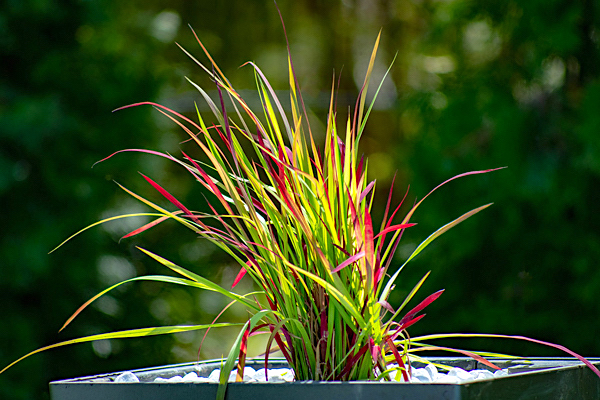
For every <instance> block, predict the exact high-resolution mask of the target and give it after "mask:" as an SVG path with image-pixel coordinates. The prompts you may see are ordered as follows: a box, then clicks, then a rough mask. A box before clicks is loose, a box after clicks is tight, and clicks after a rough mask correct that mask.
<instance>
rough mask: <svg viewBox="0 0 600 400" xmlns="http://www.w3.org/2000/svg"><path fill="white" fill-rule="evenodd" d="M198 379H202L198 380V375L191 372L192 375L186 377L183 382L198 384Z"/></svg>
mask: <svg viewBox="0 0 600 400" xmlns="http://www.w3.org/2000/svg"><path fill="white" fill-rule="evenodd" d="M198 379H200V378H198V374H197V373H195V372H190V373H188V374H185V375H184V377H183V379H182V382H196V381H198Z"/></svg>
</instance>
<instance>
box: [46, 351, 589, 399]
mask: <svg viewBox="0 0 600 400" xmlns="http://www.w3.org/2000/svg"><path fill="white" fill-rule="evenodd" d="M430 360H431V361H434V362H439V363H443V364H446V365H449V366H455V367H460V368H463V369H466V370H471V369H489V368H487V367H486V366H485V365H483V364H480V363H479V362H477V361H475V360H472V359H470V358H448V357H439V358H430ZM528 361H529V362H527V363H524V362H523V361H522V360H499V361H498V360H494V363H495V364H496V365H498V366H499V367H501V368H508V369H509V375H508V376H504V377H498V378H494V379H486V380H478V381H476V382H469V383H461V384H446V383H397V382H363V381H357V382H314V381H304V382H292V383H265V382H262V383H261V382H257V383H230V384H229V386H228V388H227V395H226V399H228V400H266V399H286V400H306V399H323V400H325V399H327V400H350V399H356V400H359V399H365V400H367V399H368V400H371V399H398V400H409V399H411V400H516V399H519V400H533V399H535V400H541V399H549V400H560V399H563V400H567V399H568V400H571V399H578V400H598V399H600V379H599V378H598V377H597V376H596V375H595V374H594V373H593V372H592V371H590V370H589V369H588V368H587V367H585V366H584V365H583V363H581V362H579V361H576V360H575V361H574V359H572V358H530V359H529V360H528ZM590 361H591V362H592V363H594V364H595V365H600V359H598V358H596V359H590ZM220 365H221V363H220V362H219V361H215V360H213V361H204V362H194V363H186V364H177V365H170V366H165V367H155V368H145V369H139V370H133V371H131V372H133V373H134V374H135V375H136V376H137V377H138V378H139V380H140V382H139V383H115V382H114V380H115V378H116V377H117V376H119V375H120V374H121V372H116V373H111V374H102V375H96V376H90V377H83V378H75V379H67V380H61V381H54V382H51V383H50V394H51V398H52V400H125V399H127V400H138V399H139V400H142V399H143V400H184V399H185V400H190V399H194V400H204V399H206V400H214V399H215V398H216V394H217V386H218V385H217V384H216V383H156V382H153V381H154V379H155V378H156V377H159V376H160V377H163V378H168V377H172V376H175V375H180V376H183V375H184V374H186V373H189V372H196V373H197V374H198V375H199V376H208V374H209V373H210V372H211V371H212V370H214V369H216V368H220ZM246 365H248V366H252V367H253V368H255V369H259V368H262V367H264V363H263V362H260V361H258V360H250V361H248V362H247V364H246ZM413 365H414V366H416V367H419V366H420V365H419V364H418V363H413ZM286 366H287V364H286V363H285V360H283V359H274V360H272V362H270V363H269V368H280V367H286Z"/></svg>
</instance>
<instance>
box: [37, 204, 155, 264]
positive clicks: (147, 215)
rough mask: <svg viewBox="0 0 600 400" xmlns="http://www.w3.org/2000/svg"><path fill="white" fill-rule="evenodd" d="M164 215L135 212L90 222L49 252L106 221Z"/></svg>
mask: <svg viewBox="0 0 600 400" xmlns="http://www.w3.org/2000/svg"><path fill="white" fill-rule="evenodd" d="M162 216H164V215H163V214H156V213H134V214H123V215H117V216H114V217H109V218H105V219H103V220H101V221H98V222H94V223H93V224H90V225H88V226H86V227H85V228H83V229H80V230H79V231H77V232H76V233H74V234H72V235H71V236H69V237H68V238H66V239H65V240H63V241H62V243H60V244H59V245H58V246H56V247H55V248H53V249H52V250H51V251H50V252H49V253H48V254H50V253H53V252H55V251H56V250H58V249H59V248H60V247H62V246H63V245H64V244H65V243H67V242H68V241H70V240H71V239H73V238H74V237H76V236H78V235H79V234H81V233H83V232H85V231H87V230H88V229H90V228H93V227H95V226H97V225H101V224H104V223H106V222H110V221H115V220H118V219H123V218H131V217H162Z"/></svg>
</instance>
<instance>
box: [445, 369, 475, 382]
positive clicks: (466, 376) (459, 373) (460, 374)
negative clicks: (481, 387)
mask: <svg viewBox="0 0 600 400" xmlns="http://www.w3.org/2000/svg"><path fill="white" fill-rule="evenodd" d="M448 376H455V377H457V378H458V379H459V380H461V381H467V380H470V379H472V378H471V374H470V373H469V372H468V371H465V370H464V369H462V368H457V367H454V368H452V369H451V370H450V371H448Z"/></svg>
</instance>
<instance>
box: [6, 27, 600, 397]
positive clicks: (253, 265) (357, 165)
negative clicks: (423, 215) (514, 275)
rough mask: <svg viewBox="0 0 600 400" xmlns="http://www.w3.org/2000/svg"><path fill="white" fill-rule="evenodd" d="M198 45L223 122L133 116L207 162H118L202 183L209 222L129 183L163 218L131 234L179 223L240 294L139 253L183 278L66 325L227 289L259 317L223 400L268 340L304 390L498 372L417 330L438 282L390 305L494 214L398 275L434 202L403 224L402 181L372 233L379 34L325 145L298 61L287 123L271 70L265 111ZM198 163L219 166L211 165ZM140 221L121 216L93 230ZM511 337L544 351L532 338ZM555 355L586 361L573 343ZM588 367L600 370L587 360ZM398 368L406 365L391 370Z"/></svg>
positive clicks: (258, 75)
mask: <svg viewBox="0 0 600 400" xmlns="http://www.w3.org/2000/svg"><path fill="white" fill-rule="evenodd" d="M198 43H199V44H200V46H201V48H202V50H203V51H204V53H205V55H206V57H207V58H208V60H209V61H210V64H209V66H208V67H206V66H204V65H203V64H202V63H200V62H199V61H198V60H196V59H195V58H194V57H193V56H192V55H191V54H190V53H188V52H187V51H185V50H183V51H184V52H186V54H188V55H189V57H190V58H191V59H192V60H193V61H194V62H196V63H197V64H198V65H199V66H200V67H201V68H202V69H203V70H204V71H205V72H206V73H207V74H208V75H209V76H210V78H211V79H212V81H213V82H214V83H215V85H216V88H217V91H218V94H219V97H218V101H216V102H215V101H213V100H212V99H211V98H210V97H209V96H208V94H207V92H206V91H205V90H204V89H203V88H201V87H199V86H198V85H196V84H195V83H193V82H192V81H190V83H191V84H192V85H193V86H194V87H195V88H196V89H197V90H198V92H199V93H200V95H201V96H202V98H203V100H204V101H206V102H207V103H208V105H209V107H210V109H211V110H212V112H213V114H214V117H215V119H216V121H215V122H214V123H209V122H207V121H205V120H204V119H203V117H202V115H201V114H200V113H199V112H198V113H197V116H196V120H192V119H190V118H188V117H186V116H184V115H182V114H179V113H177V112H176V111H174V110H171V109H168V108H167V107H164V106H162V105H159V104H154V103H137V104H133V105H130V106H127V107H132V106H140V105H152V106H154V107H155V108H156V109H157V110H158V111H159V112H161V113H162V114H164V115H165V116H166V117H167V118H169V119H171V120H172V121H173V122H174V123H175V124H177V125H179V127H181V129H182V131H183V132H185V133H186V135H187V137H188V139H189V140H191V141H193V142H194V143H195V144H196V145H197V151H198V154H197V155H195V154H187V153H184V152H182V156H181V157H180V158H176V157H174V156H172V155H170V154H166V153H161V152H156V151H150V150H140V149H129V150H122V151H119V152H117V153H120V152H124V151H136V152H145V153H149V154H153V155H156V156H160V157H164V158H167V159H169V160H171V161H173V162H175V163H177V164H179V165H180V166H181V168H182V169H183V170H184V171H185V172H186V173H187V174H189V175H190V177H191V178H192V179H194V180H195V181H196V182H197V183H198V184H200V185H202V186H203V187H204V188H205V189H206V190H207V191H208V192H210V193H211V194H212V196H211V197H210V198H208V199H206V204H207V206H208V208H209V209H210V212H208V213H205V212H199V211H194V210H193V209H191V208H189V207H188V206H186V205H184V204H182V203H181V202H180V201H179V200H177V199H176V198H175V197H174V196H173V195H172V194H170V193H169V192H168V191H167V189H165V188H164V187H163V186H162V185H161V184H159V183H158V182H156V181H154V180H152V179H151V178H150V177H147V176H145V175H142V177H143V179H145V180H146V181H147V182H148V183H149V184H150V185H151V186H152V187H153V188H154V189H156V191H157V192H158V193H160V195H161V196H163V197H164V198H165V199H167V200H168V201H169V202H170V203H171V204H172V206H173V210H167V209H165V208H163V207H160V206H159V205H157V204H155V203H154V202H152V201H150V200H148V199H146V198H143V197H141V196H139V195H138V194H136V193H133V192H132V191H130V190H128V189H127V188H125V187H124V186H121V185H119V186H121V188H122V189H123V190H125V191H126V192H127V193H129V194H130V195H131V196H133V197H134V198H136V199H138V200H139V201H141V202H142V203H144V204H146V205H147V206H148V207H149V208H150V209H152V212H149V213H144V214H143V215H150V216H153V217H155V219H154V220H153V221H152V222H151V223H148V224H146V225H144V226H141V227H140V228H138V229H136V230H134V231H133V232H131V233H129V234H127V235H125V237H130V236H134V235H137V234H140V233H142V232H144V231H146V230H147V229H150V228H152V227H154V226H156V225H158V224H160V223H162V222H163V221H165V220H169V219H170V220H175V221H177V222H179V223H180V224H182V225H183V226H185V227H186V228H188V229H190V230H191V231H192V232H193V233H195V234H197V235H199V236H201V237H203V238H204V239H206V240H209V241H211V242H213V243H214V244H216V245H217V246H219V247H220V248H221V249H223V251H225V252H226V253H228V254H229V255H230V256H231V257H232V258H233V259H235V260H236V261H237V262H238V263H239V265H240V271H239V274H238V276H237V277H236V279H235V281H234V283H233V287H232V288H231V289H226V288H222V287H220V286H218V285H216V284H215V283H213V282H211V281H209V280H207V279H205V278H203V277H201V276H199V275H197V274H195V273H193V272H191V271H189V270H187V269H184V268H182V267H180V266H177V265H175V264H173V263H172V262H170V261H168V260H166V259H164V258H162V257H160V256H159V255H157V254H154V253H152V252H150V251H148V250H145V249H140V250H141V251H142V252H144V253H145V254H147V255H148V256H149V257H150V258H152V259H154V260H155V261H157V262H159V263H161V264H162V265H164V266H166V267H167V268H169V269H171V270H172V271H173V272H175V273H176V274H177V275H178V276H176V277H174V276H162V275H160V276H141V277H135V278H133V279H129V280H126V281H123V282H120V283H118V284H116V285H114V286H112V287H110V288H108V289H106V290H104V291H102V292H101V293H99V294H98V295H96V296H94V297H93V298H92V299H90V300H89V301H87V302H86V303H85V304H83V305H82V306H81V307H80V308H79V309H78V310H77V311H76V312H75V313H74V314H73V315H72V316H71V317H70V318H69V319H68V320H67V322H66V323H65V324H64V326H63V328H64V327H66V326H67V325H68V324H69V323H70V322H71V321H72V320H73V319H74V318H75V317H76V316H77V315H78V314H79V313H80V312H81V311H82V310H83V309H84V308H86V307H87V306H88V305H89V304H90V303H91V302H93V301H94V300H96V299H97V298H99V297H100V296H102V295H103V294H105V293H106V292H108V291H110V290H112V289H114V288H115V287H117V286H119V285H121V284H124V283H127V282H131V281H140V280H152V281H161V282H167V283H173V284H178V285H184V286H188V287H194V288H198V289H202V290H211V291H214V292H218V293H221V294H223V295H225V296H227V297H229V298H230V299H231V300H232V301H235V302H239V303H241V304H243V305H244V306H246V308H247V309H248V310H249V312H250V313H251V315H252V316H251V318H249V320H248V321H247V322H246V323H245V324H242V326H241V329H240V332H239V335H238V337H237V339H236V340H235V342H234V345H233V346H232V348H231V350H230V352H229V355H228V357H227V359H226V361H225V364H224V368H222V373H221V387H220V390H219V397H220V398H223V396H224V394H225V388H226V382H227V378H228V376H229V372H230V371H231V370H233V369H234V368H235V367H236V365H237V368H238V380H241V379H242V371H243V366H244V363H245V359H246V349H247V345H248V339H249V337H250V336H252V335H255V334H258V333H266V334H267V335H268V340H267V345H266V349H265V354H266V356H265V366H266V364H267V363H268V357H269V354H270V353H271V352H272V351H273V350H280V351H281V352H282V353H283V355H284V357H285V358H286V359H287V361H288V362H289V365H290V366H291V368H293V370H294V373H295V377H296V379H297V380H341V381H350V380H369V379H381V378H382V377H383V378H386V377H388V376H389V374H390V372H391V371H393V370H399V371H400V372H401V373H399V374H396V376H397V377H398V378H399V377H400V376H404V378H405V379H408V368H407V365H408V364H409V363H410V362H411V360H421V358H420V357H419V356H418V352H419V351H423V350H427V349H445V350H449V351H454V352H460V353H463V354H467V355H469V356H471V357H474V358H476V359H478V360H480V361H482V362H484V363H486V364H488V365H490V366H491V367H494V365H493V364H492V363H490V362H489V361H488V360H487V359H485V358H484V356H486V357H487V356H491V357H493V356H494V354H492V353H476V352H468V351H463V350H457V349H447V348H442V347H439V346H432V345H429V344H427V342H428V341H430V340H434V339H438V338H442V337H453V336H461V337H469V336H472V335H468V334H454V335H450V334H437V335H429V336H423V337H420V338H411V337H410V336H409V335H408V333H407V329H408V328H409V327H411V326H412V325H413V324H415V323H416V322H418V321H419V320H420V319H421V318H423V316H424V314H422V311H423V310H424V309H425V308H426V307H428V306H429V305H430V304H431V303H432V302H434V301H435V300H436V299H438V298H439V296H440V295H441V294H442V293H443V290H439V291H437V292H435V293H433V294H430V295H428V296H426V297H424V298H422V299H421V301H420V302H419V303H418V304H417V305H416V306H413V307H412V308H411V309H407V307H408V305H409V302H411V301H412V300H414V298H415V297H416V296H417V292H418V291H419V289H420V288H421V287H422V285H423V283H424V282H425V280H426V279H427V277H428V276H429V272H427V273H425V274H424V276H423V277H422V278H421V279H420V280H419V281H418V282H417V283H416V284H415V286H414V288H413V289H412V290H411V291H410V292H409V294H408V295H407V296H406V298H405V299H404V301H403V302H402V304H400V305H399V306H396V307H393V306H392V305H391V304H390V303H389V302H388V298H389V295H390V293H391V291H392V290H393V288H394V285H395V283H396V281H397V279H398V277H399V274H400V272H401V271H402V270H403V268H404V267H405V266H406V264H407V263H409V262H410V261H411V260H412V259H413V258H414V257H416V256H417V255H418V254H419V253H420V252H421V251H422V250H423V249H424V248H425V247H427V246H428V245H429V244H430V243H431V242H432V241H433V240H435V239H436V238H437V237H439V236H440V235H441V234H443V233H445V232H446V231H448V230H449V229H451V228H452V227H454V226H456V225H457V224H458V223H460V222H462V221H464V220H465V219H467V218H469V217H471V216H473V215H474V214H476V213H478V212H480V211H482V210H483V209H485V208H487V207H489V206H490V205H491V204H486V205H483V206H481V207H478V208H475V209H473V210H471V211H468V212H467V213H465V214H463V215H462V216H460V217H459V218H456V219H455V220H453V221H451V222H449V223H448V224H446V225H444V226H443V227H441V228H440V229H438V230H437V231H435V232H434V233H432V234H431V235H430V236H429V237H428V238H427V239H425V240H424V241H423V242H422V243H421V244H420V245H419V246H418V247H417V248H416V249H415V250H414V252H413V253H412V254H411V255H410V256H409V257H408V259H407V260H406V261H405V262H404V264H402V265H401V266H400V267H399V268H397V269H396V270H393V271H390V270H389V269H390V266H391V265H392V264H391V261H392V258H393V255H394V252H395V250H396V249H397V247H398V244H399V242H400V240H401V238H402V236H403V234H404V233H405V231H406V230H407V229H410V228H411V227H412V226H413V225H414V223H413V222H411V219H412V217H413V214H414V213H415V211H416V210H417V208H418V207H419V206H420V205H421V203H422V202H423V201H424V200H425V199H426V198H427V196H429V194H430V193H431V192H430V193H429V194H427V195H426V196H424V197H423V198H422V199H421V200H420V201H419V202H417V203H416V204H415V205H414V206H413V207H411V208H410V210H409V211H408V213H407V214H406V215H405V216H404V217H403V218H399V217H398V215H397V214H398V211H399V210H400V207H401V205H402V204H403V201H404V199H403V200H402V201H400V202H399V204H396V205H392V204H393V201H392V191H393V183H392V188H391V189H390V191H389V194H388V200H387V204H386V207H385V211H384V216H383V220H382V221H381V223H380V224H378V225H375V224H374V221H373V220H372V217H371V211H372V208H373V198H374V193H375V186H376V184H375V181H369V180H368V179H367V170H368V162H367V160H366V159H363V158H362V157H359V156H358V144H359V141H360V138H361V136H362V134H363V132H364V129H365V124H366V122H367V118H368V116H369V113H370V112H371V109H372V107H373V103H374V101H375V99H373V100H372V101H371V102H370V103H367V101H366V93H367V90H368V87H369V82H370V77H371V73H372V70H373V65H374V61H375V56H376V52H377V48H378V45H379V36H378V37H377V40H376V42H375V45H374V48H373V52H372V55H371V59H370V62H369V66H368V69H367V73H366V77H365V80H364V83H363V86H362V88H361V90H360V93H359V95H358V98H357V100H356V104H355V106H354V109H353V111H352V112H351V113H350V115H349V116H348V117H347V119H346V120H345V121H344V123H343V124H339V123H338V120H337V119H338V118H337V117H338V116H337V111H336V108H335V90H334V89H333V87H334V85H332V91H331V101H330V106H329V112H328V115H327V121H326V129H325V139H324V143H321V144H317V143H315V140H314V137H313V134H312V131H311V128H310V125H309V123H308V118H307V113H306V110H305V106H304V103H303V100H302V95H301V92H300V90H299V86H298V83H297V81H296V78H295V75H294V66H293V63H292V59H291V57H288V70H289V84H290V98H289V104H290V105H291V112H289V113H286V112H284V108H285V107H284V105H283V101H282V100H281V99H279V98H278V97H277V96H276V94H275V91H274V90H273V88H272V87H271V85H270V84H269V81H268V80H267V78H266V77H265V76H264V74H263V73H262V71H261V70H260V68H259V67H258V66H256V65H255V64H254V63H252V62H248V63H247V64H246V65H247V66H249V67H251V68H252V69H253V71H254V74H255V79H256V85H257V90H258V94H259V96H260V100H261V105H262V107H261V108H260V109H259V110H252V109H250V108H249V107H248V105H247V103H246V102H245V101H244V99H243V98H242V97H241V96H240V94H239V93H238V92H237V91H236V90H235V89H234V88H233V87H232V85H231V84H230V82H229V81H228V80H227V78H226V77H225V76H224V75H223V73H222V72H221V70H220V69H219V67H218V65H217V64H216V63H215V62H214V61H213V59H212V57H211V56H210V54H209V52H208V51H207V50H206V49H205V47H204V46H203V45H202V43H201V42H200V40H198ZM288 50H289V46H288ZM380 87H381V84H380V86H379V88H380ZM379 88H377V90H376V93H377V92H378V91H379ZM375 97H376V96H375ZM226 101H228V102H230V103H231V104H232V105H233V110H234V112H233V113H228V112H227V109H226V107H225V103H226ZM127 107H123V108H127ZM319 149H321V150H319ZM117 153H115V154H117ZM115 154H113V155H111V156H109V157H107V158H110V157H112V156H114V155H115ZM200 158H202V159H205V160H208V161H206V162H201V161H199V159H200ZM489 171H493V170H482V171H472V172H467V173H464V174H461V175H457V176H455V177H452V178H450V179H448V180H447V181H445V182H443V183H442V184H440V185H438V186H437V187H436V188H434V189H433V190H432V192H433V191H434V190H436V189H438V188H439V187H440V186H442V185H444V184H446V183H448V182H450V181H452V180H454V179H457V178H460V177H464V176H468V175H476V174H481V173H486V172H489ZM405 197H406V196H405ZM218 210H220V211H218ZM133 215H140V214H133ZM133 215H123V216H117V217H113V218H109V219H107V220H103V221H100V222H98V223H96V224H93V225H91V226H95V225H97V224H99V223H104V222H107V221H109V220H112V219H116V218H127V217H131V216H133ZM91 226H90V227H91ZM90 227H87V228H85V229H88V228H90ZM85 229H84V230H85ZM80 232H81V231H80ZM80 232H78V233H77V234H79V233H80ZM77 234H76V235H77ZM74 236H75V235H74ZM69 239H70V238H69ZM69 239H67V240H69ZM61 245H62V244H61ZM244 276H247V277H248V278H249V279H252V280H253V281H254V283H255V284H256V285H257V286H258V287H259V288H260V290H259V291H258V292H253V293H246V294H238V293H236V292H235V291H234V288H235V286H236V285H237V283H238V282H239V281H240V280H241V279H243V278H244ZM248 278H246V279H248ZM231 325H233V324H228V323H217V322H215V323H213V324H207V325H192V326H170V327H155V328H142V329H134V330H129V331H122V332H113V333H107V334H101V335H93V336H88V337H84V338H79V339H75V340H70V341H66V342H62V343H58V344H55V345H52V346H48V347H45V348H41V349H38V350H36V351H34V352H32V353H30V354H28V355H26V356H25V357H28V356H29V355H31V354H35V353H37V352H39V351H42V350H46V349H49V348H54V347H58V346H62V345H65V344H72V343H79V342H86V341H92V340H99V339H110V338H124V337H139V336H149V335H157V334H165V333H176V332H184V331H191V330H198V329H207V328H213V329H214V328H218V327H223V326H231ZM478 336H494V337H508V336H502V335H478ZM513 338H519V339H525V340H530V341H534V342H538V343H542V342H539V341H535V340H533V339H528V338H522V337H513ZM549 345H551V346H554V347H558V348H561V349H563V350H565V351H567V352H569V353H571V354H573V355H575V354H574V353H572V352H570V351H569V350H567V349H564V348H562V347H561V346H558V345H552V344H549ZM575 356H577V357H579V358H580V359H582V360H583V358H582V357H580V356H578V355H575ZM25 357H23V358H25ZM18 361H19V360H18ZM584 362H586V364H587V365H588V366H590V368H592V369H594V371H595V372H596V373H598V372H597V369H595V367H593V366H592V365H591V364H590V363H589V362H587V361H585V360H584ZM393 363H395V364H396V366H394V367H390V366H389V365H391V364H393ZM13 364H14V363H13ZM13 364H11V365H13ZM9 367H10V365H9ZM7 368H8V367H7ZM494 368H495V367H494ZM5 369H6V368H5ZM387 379H389V378H387Z"/></svg>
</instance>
